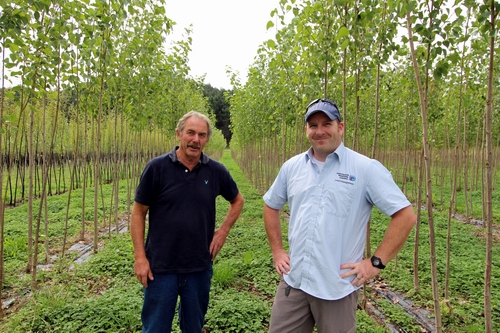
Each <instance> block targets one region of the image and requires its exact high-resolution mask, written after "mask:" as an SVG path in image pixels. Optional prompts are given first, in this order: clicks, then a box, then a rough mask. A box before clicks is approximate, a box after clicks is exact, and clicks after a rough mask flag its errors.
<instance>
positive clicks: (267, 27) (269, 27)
mask: <svg viewBox="0 0 500 333" xmlns="http://www.w3.org/2000/svg"><path fill="white" fill-rule="evenodd" d="M272 27H274V22H273V21H272V20H269V21H268V22H267V25H266V30H269V29H271V28H272Z"/></svg>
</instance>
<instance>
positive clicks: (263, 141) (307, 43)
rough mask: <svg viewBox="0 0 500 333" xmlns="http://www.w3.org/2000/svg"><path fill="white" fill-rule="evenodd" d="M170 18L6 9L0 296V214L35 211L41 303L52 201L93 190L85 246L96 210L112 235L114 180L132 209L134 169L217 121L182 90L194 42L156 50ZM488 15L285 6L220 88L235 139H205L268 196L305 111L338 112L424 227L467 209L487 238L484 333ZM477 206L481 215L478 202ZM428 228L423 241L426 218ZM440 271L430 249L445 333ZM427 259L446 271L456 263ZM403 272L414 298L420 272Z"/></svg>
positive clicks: (489, 144) (100, 4) (490, 81)
mask: <svg viewBox="0 0 500 333" xmlns="http://www.w3.org/2000/svg"><path fill="white" fill-rule="evenodd" d="M164 5H165V3H164V1H161V0H160V1H150V0H127V1H124V0H107V1H93V2H92V1H86V0H77V1H55V0H39V1H23V0H21V1H16V2H15V3H10V4H6V5H4V6H3V7H2V8H1V11H2V15H1V17H0V27H1V29H0V43H1V44H0V45H1V47H2V57H1V59H2V60H1V65H2V68H1V70H2V82H1V87H0V88H1V91H0V119H1V124H0V125H1V131H0V151H1V153H2V157H3V158H2V163H0V182H1V183H0V188H1V189H2V195H1V200H2V204H1V205H0V237H1V242H0V255H1V256H2V257H1V258H0V259H1V260H0V265H1V267H0V271H1V276H0V277H1V279H0V285H2V283H1V282H2V279H3V277H4V274H5V272H4V266H3V262H4V258H3V253H4V240H5V234H4V231H5V225H4V222H3V221H4V214H5V213H6V211H7V212H8V208H6V205H16V204H17V203H19V202H26V203H27V205H28V207H29V208H28V216H27V219H26V221H27V225H26V244H27V251H28V254H29V256H28V261H27V264H26V271H28V272H30V273H31V274H32V286H33V287H36V281H37V279H36V277H37V274H36V273H37V272H36V268H37V263H38V262H39V261H40V260H39V259H38V255H39V253H41V252H44V251H42V250H41V249H39V244H43V243H44V242H45V244H44V245H45V247H46V248H47V247H49V246H50V244H49V243H48V242H47V241H45V238H43V237H42V238H41V235H42V234H43V233H45V234H47V232H46V230H47V229H48V228H50V221H48V220H47V218H46V212H47V204H46V203H47V196H49V195H57V194H59V193H62V192H66V193H69V194H71V191H72V190H74V189H76V188H81V189H82V190H85V189H86V188H93V202H82V215H81V221H80V222H81V228H80V235H81V237H84V235H85V231H86V228H88V227H89V226H88V224H86V222H88V221H86V219H87V218H86V216H88V214H86V210H87V209H89V208H88V207H92V209H93V214H91V215H93V218H92V224H91V225H90V228H91V229H92V231H93V233H94V240H93V241H94V242H95V244H97V237H98V235H97V232H98V229H99V228H100V226H99V222H100V221H101V220H102V219H103V216H102V215H101V214H102V211H103V210H102V209H101V208H102V207H103V206H107V211H108V212H112V214H113V219H110V223H111V220H113V221H114V222H113V223H115V222H116V221H117V220H118V215H119V213H120V212H119V211H118V207H119V203H118V202H117V200H118V196H117V193H118V182H119V181H120V180H121V179H128V182H127V192H128V193H129V195H128V202H127V203H126V205H125V206H126V207H130V203H131V196H132V193H133V189H134V187H135V184H136V181H137V177H138V176H139V174H140V171H141V169H142V167H143V165H144V163H145V162H146V160H148V159H149V158H150V157H152V156H155V155H158V154H160V153H163V152H165V151H166V150H167V149H169V148H170V147H172V146H173V145H174V142H175V136H174V128H175V125H176V123H177V120H178V118H179V117H180V116H181V115H182V114H183V113H184V112H186V111H188V110H191V109H195V110H209V109H210V107H209V104H210V103H212V104H213V103H217V104H219V105H222V108H225V107H226V106H224V105H223V104H224V103H223V102H222V101H220V99H218V98H216V97H217V96H215V97H214V95H211V92H210V91H209V90H210V89H207V87H205V90H206V92H207V91H208V95H211V97H209V98H206V97H204V96H203V89H204V86H203V84H202V82H201V79H193V78H190V77H189V75H188V74H189V67H188V65H187V62H188V59H189V52H190V48H191V32H190V31H189V30H187V31H186V33H185V35H184V40H180V41H177V42H175V43H174V44H173V45H172V47H171V49H166V48H164V44H165V37H166V35H168V34H169V32H170V31H171V30H172V29H173V26H174V25H173V22H172V21H171V20H170V19H169V18H168V13H166V12H165V9H164ZM499 9H500V3H499V2H498V1H494V0H489V1H486V2H484V3H480V2H475V1H465V0H460V1H456V2H455V3H452V2H443V1H422V0H417V1H410V0H393V1H372V0H359V1H358V0H356V1H355V0H338V1H337V0H336V1H326V0H316V1H295V0H281V1H280V5H279V8H277V9H276V10H274V11H273V12H272V13H271V18H272V19H271V21H269V23H268V29H275V31H276V35H275V38H273V39H271V40H269V41H266V42H264V43H263V44H262V45H261V47H260V48H259V49H258V50H257V56H256V57H255V61H254V63H253V64H252V65H251V67H250V69H249V73H248V80H247V81H246V82H245V83H244V84H242V83H241V82H240V80H239V78H238V76H237V74H235V73H233V74H231V79H232V83H233V91H232V92H226V94H227V98H228V101H229V102H230V113H231V127H230V128H229V129H228V128H227V127H224V129H223V131H224V133H223V134H222V133H221V132H219V131H216V133H215V136H214V137H213V139H212V140H211V143H210V146H209V147H207V148H208V151H207V153H208V154H210V155H211V156H214V157H217V154H218V153H220V152H221V151H222V149H223V148H224V147H225V146H226V143H227V141H229V140H230V142H231V149H232V152H233V156H234V157H235V159H236V160H237V161H238V163H239V164H240V166H241V168H242V170H243V171H244V172H245V173H246V175H247V176H248V177H249V179H251V180H252V182H253V183H254V185H255V186H256V187H257V188H258V189H259V190H260V191H261V192H263V191H265V190H266V189H267V188H268V187H269V186H270V184H271V182H272V181H273V179H274V177H275V176H276V173H277V171H278V169H279V167H280V166H281V164H282V163H283V161H284V160H286V159H287V158H288V157H290V156H291V155H293V154H296V153H298V152H301V151H304V150H305V149H307V148H308V144H307V141H306V140H305V135H304V132H303V126H304V121H303V116H304V113H305V106H306V105H307V104H308V103H309V102H310V101H311V100H312V99H315V98H317V97H324V96H326V97H329V98H332V99H335V100H337V102H338V105H339V107H340V109H341V112H342V115H343V119H344V122H345V124H346V131H345V135H344V141H345V143H346V145H347V146H348V147H351V148H353V149H355V150H358V151H360V152H362V153H365V154H366V155H368V156H371V157H373V158H377V159H379V160H380V161H381V162H383V163H384V164H385V165H387V166H388V167H389V169H390V170H391V171H392V172H393V174H394V177H395V179H396V180H397V181H398V182H399V183H400V184H401V186H402V188H403V189H404V190H405V192H406V193H407V194H408V196H409V197H410V198H411V199H412V201H414V202H417V204H416V207H417V209H418V214H419V219H420V218H421V217H420V214H421V207H422V206H426V207H436V208H438V207H440V208H443V207H445V209H448V211H449V219H451V217H452V214H453V213H455V211H457V210H458V211H461V210H462V207H458V206H457V202H458V201H459V198H458V197H457V196H458V195H461V197H462V201H463V202H464V206H465V208H463V213H464V215H465V216H466V217H467V218H471V217H475V218H478V219H481V220H482V221H483V222H484V224H485V231H486V235H487V237H486V239H487V252H486V253H485V271H484V300H485V301H484V308H485V323H486V324H485V327H486V332H491V331H492V323H491V318H492V309H491V299H490V298H491V290H490V286H491V269H492V263H491V248H492V242H493V240H492V238H493V237H492V225H493V221H494V220H495V221H498V218H499V215H500V214H499V212H498V208H494V207H493V204H492V203H493V202H494V201H495V200H496V202H498V201H499V199H500V197H499V194H498V191H495V188H496V186H497V182H498V181H497V180H498V166H499V162H500V161H499V156H500V154H499V151H500V150H499V146H500V126H499V117H498V116H499V111H498V109H497V108H495V105H497V104H498V102H499V101H498V96H499V95H498V93H495V92H497V91H498V86H499V74H498V70H499V67H498V66H499V63H500V62H499V61H498V49H499V44H498V41H497V40H496V39H495V37H496V31H497V29H498V26H499V24H498V21H497V20H496V18H497V13H498V11H499ZM9 81H10V82H9ZM6 86H9V88H6ZM214 99H215V101H214ZM211 117H212V118H213V120H214V123H216V120H215V118H214V116H213V115H211ZM218 120H219V122H222V123H221V124H222V125H221V126H226V125H227V119H222V120H221V119H218ZM229 130H230V131H229ZM231 135H232V136H231ZM225 139H226V140H227V141H226V140H225ZM104 183H113V184H114V191H113V192H114V193H113V194H112V197H111V198H104V197H103V196H102V194H101V193H102V191H100V189H101V186H102V184H104ZM433 185H434V186H438V187H440V188H444V187H449V188H451V189H452V193H453V196H452V198H443V197H442V192H441V196H440V194H439V193H438V194H436V192H433ZM424 191H425V192H424ZM423 193H425V195H426V201H425V203H422V204H421V202H422V201H423V199H422V197H423ZM477 193H479V195H480V196H482V202H483V204H482V205H481V207H477V206H474V204H473V197H474V196H475V195H477ZM82 198H85V195H83V196H82ZM35 199H36V200H35ZM438 199H439V200H438ZM448 199H449V201H447V202H444V201H445V200H448ZM70 200H71V195H68V206H69V201H70ZM82 200H85V199H82ZM494 209H496V210H494ZM426 212H427V220H428V223H429V227H430V228H429V229H430V238H431V243H432V239H433V215H432V209H427V210H426ZM42 229H45V230H44V231H43V232H42ZM452 232H453V231H452V230H449V237H451V234H452ZM416 235H417V238H418V229H417V233H416ZM415 244H418V239H416V240H415ZM63 249H64V245H63ZM94 249H95V250H97V246H95V247H94ZM369 251H370V249H369V248H368V249H367V252H368V253H369ZM415 251H416V252H417V251H418V246H415ZM45 252H46V253H48V252H49V251H48V250H47V249H45ZM437 255H438V254H436V253H435V249H434V248H433V247H432V246H431V253H430V254H429V256H430V258H431V266H432V272H433V285H432V287H433V295H434V311H435V318H436V328H437V331H438V332H440V331H441V330H442V325H441V316H440V307H439V304H440V294H444V297H445V299H446V298H447V293H448V291H447V288H446V286H447V284H446V283H445V284H444V285H445V287H444V289H440V288H438V284H437V281H436V264H435V260H436V256H437ZM439 255H440V256H447V261H448V258H449V256H451V255H452V253H450V250H449V249H448V253H446V254H439ZM44 260H45V262H47V261H49V260H50V258H49V257H48V256H46V257H45V259H44ZM414 270H415V277H416V278H415V281H414V288H415V290H416V291H418V289H419V281H418V261H416V262H415V267H414ZM448 273H449V272H448ZM0 293H1V289H0ZM0 296H1V294H0ZM0 298H1V297H0ZM448 304H449V303H448Z"/></svg>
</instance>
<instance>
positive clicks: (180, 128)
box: [176, 111, 212, 140]
mask: <svg viewBox="0 0 500 333" xmlns="http://www.w3.org/2000/svg"><path fill="white" fill-rule="evenodd" d="M190 117H197V118H199V119H201V120H204V121H205V122H206V123H207V127H208V133H207V140H210V138H211V137H212V125H211V123H210V119H209V118H208V117H207V116H205V115H204V114H203V113H201V112H198V111H189V112H188V113H186V114H185V115H183V116H182V118H181V119H179V122H178V123H177V128H176V129H177V131H178V132H179V133H182V131H183V130H184V126H186V121H187V120H188V119H189V118H190Z"/></svg>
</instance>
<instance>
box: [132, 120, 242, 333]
mask: <svg viewBox="0 0 500 333" xmlns="http://www.w3.org/2000/svg"><path fill="white" fill-rule="evenodd" d="M211 134H212V129H211V125H210V120H209V119H208V118H207V117H206V116H205V115H203V114H201V113H199V112H196V111H190V112H188V113H186V114H185V115H184V116H183V117H182V118H181V119H180V120H179V122H178V124H177V129H176V135H177V139H178V140H179V146H177V147H175V148H174V149H173V150H172V151H170V152H169V153H167V154H165V155H161V156H158V157H156V158H154V159H152V160H151V161H149V163H148V164H147V165H146V167H145V169H144V171H143V173H142V175H141V179H140V183H139V186H138V187H137V190H136V193H135V202H134V207H133V210H132V223H131V235H132V241H133V244H134V257H135V265H134V271H135V274H136V276H137V279H138V280H139V282H140V283H141V284H142V285H143V286H144V288H143V290H144V304H143V308H142V315H141V318H142V324H143V332H155V333H157V332H170V331H171V329H172V320H173V318H174V314H175V307H176V304H177V298H178V296H180V303H179V323H180V328H181V330H182V332H184V333H200V332H201V331H202V328H203V324H204V318H205V314H206V312H207V309H208V301H209V293H210V280H211V278H212V261H213V260H214V259H215V257H216V256H217V253H219V251H220V249H221V248H222V246H223V245H224V242H225V241H226V237H227V235H228V233H229V230H230V229H231V227H232V226H233V225H234V223H235V222H236V220H237V219H238V217H239V215H240V213H241V210H242V208H243V202H244V200H243V196H242V195H241V193H240V192H239V190H238V187H237V186H236V183H235V182H234V180H233V178H232V177H231V175H230V174H229V171H228V170H227V169H226V168H225V167H224V166H223V165H222V164H221V163H219V162H217V161H215V160H212V159H210V158H209V157H208V156H207V155H205V154H203V153H202V151H203V148H204V147H205V145H206V144H207V143H208V141H209V139H210V136H211ZM219 195H222V197H223V198H224V199H226V200H227V201H229V203H230V206H229V210H228V212H227V215H226V217H225V219H224V221H223V223H222V224H221V226H220V228H218V229H217V230H215V219H216V210H215V200H216V198H217V196H219ZM147 213H149V228H148V235H147V238H146V242H144V235H145V229H146V214H147Z"/></svg>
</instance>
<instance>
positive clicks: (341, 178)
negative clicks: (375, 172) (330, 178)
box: [335, 172, 356, 185]
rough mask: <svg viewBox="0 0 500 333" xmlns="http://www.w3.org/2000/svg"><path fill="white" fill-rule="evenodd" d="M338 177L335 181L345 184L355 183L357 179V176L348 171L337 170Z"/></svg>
mask: <svg viewBox="0 0 500 333" xmlns="http://www.w3.org/2000/svg"><path fill="white" fill-rule="evenodd" d="M337 177H338V179H336V180H335V181H336V182H341V183H344V184H349V185H354V182H355V181H356V176H354V175H350V174H347V173H341V172H337Z"/></svg>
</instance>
